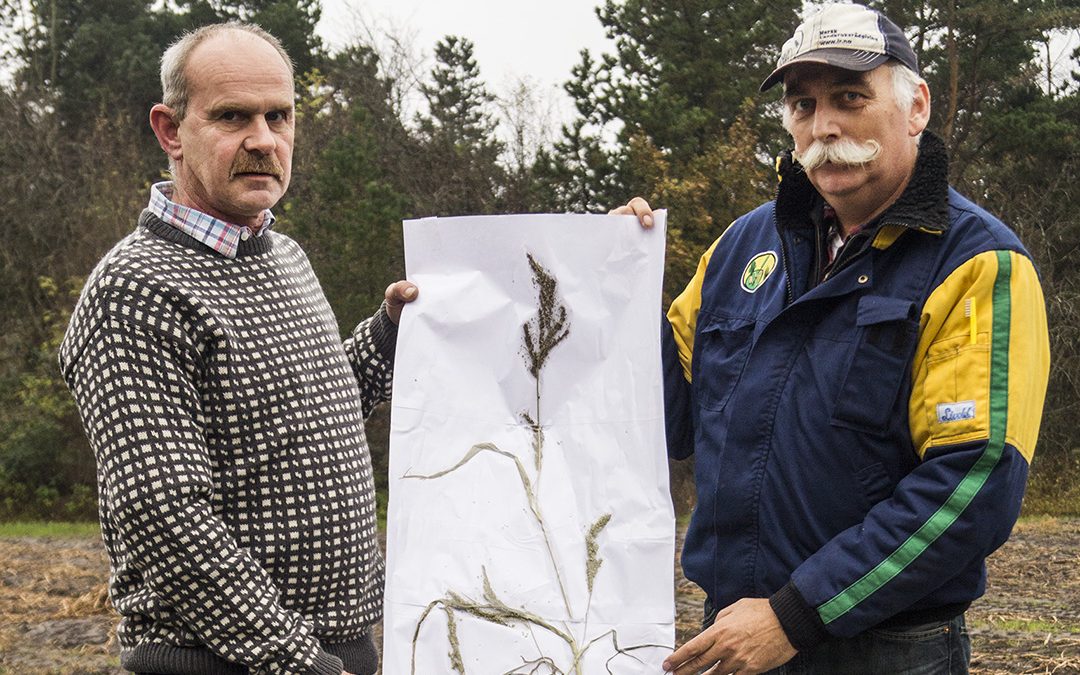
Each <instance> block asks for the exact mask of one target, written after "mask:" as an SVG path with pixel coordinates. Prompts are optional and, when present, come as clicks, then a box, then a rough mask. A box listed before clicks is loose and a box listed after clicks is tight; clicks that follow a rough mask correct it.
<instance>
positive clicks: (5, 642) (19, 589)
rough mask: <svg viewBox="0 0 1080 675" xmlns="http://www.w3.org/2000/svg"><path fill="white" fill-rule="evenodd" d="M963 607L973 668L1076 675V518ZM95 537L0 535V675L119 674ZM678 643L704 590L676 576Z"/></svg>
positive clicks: (1042, 527) (1079, 644)
mask: <svg viewBox="0 0 1080 675" xmlns="http://www.w3.org/2000/svg"><path fill="white" fill-rule="evenodd" d="M989 567H990V584H989V588H988V590H987V594H986V596H985V597H983V598H982V599H980V600H978V601H977V602H976V603H975V604H974V605H973V606H972V608H971V610H970V611H969V612H968V625H969V628H970V630H971V633H972V646H973V652H974V657H973V660H972V672H973V673H1056V674H1062V675H1064V674H1065V673H1080V519H1034V520H1025V521H1022V522H1021V523H1019V524H1018V525H1017V527H1016V530H1015V531H1014V533H1013V536H1012V538H1011V539H1010V540H1009V542H1008V543H1007V544H1006V545H1005V546H1004V547H1002V548H1001V549H1000V550H999V551H998V552H997V553H995V554H994V556H993V557H991V559H990V562H989ZM107 574H108V566H107V562H106V558H105V552H104V549H103V548H102V546H101V543H100V541H98V540H96V539H29V538H20V539H0V674H7V673H12V674H15V673H19V674H21V673H63V674H65V675H67V674H72V675H75V674H86V675H88V674H91V673H95V674H96V673H110V674H111V673H122V672H123V671H121V670H120V669H119V667H118V665H117V664H118V657H117V645H116V640H115V635H114V632H113V628H114V624H115V616H114V615H113V613H112V609H111V607H110V606H109V605H108V602H107V599H106V595H105V580H106V578H107ZM676 588H677V603H678V619H677V623H676V630H677V633H678V639H679V641H680V642H682V641H684V640H686V639H687V638H689V637H691V636H692V635H693V634H694V633H695V631H696V630H697V628H698V625H699V622H700V621H701V602H702V595H701V591H700V590H699V589H698V588H697V587H696V586H694V585H693V584H692V583H689V582H687V581H686V580H685V579H683V578H682V575H681V574H678V572H677V574H676Z"/></svg>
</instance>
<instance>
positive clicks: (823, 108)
mask: <svg viewBox="0 0 1080 675" xmlns="http://www.w3.org/2000/svg"><path fill="white" fill-rule="evenodd" d="M813 133H814V140H816V141H823V142H825V143H828V142H831V141H835V140H837V139H839V138H840V124H839V119H838V115H837V114H836V110H834V109H833V108H832V107H831V106H828V105H818V106H817V107H815V108H814V128H813Z"/></svg>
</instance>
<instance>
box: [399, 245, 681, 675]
mask: <svg viewBox="0 0 1080 675" xmlns="http://www.w3.org/2000/svg"><path fill="white" fill-rule="evenodd" d="M527 258H528V263H529V268H530V269H531V270H532V277H533V285H534V286H535V287H536V289H537V312H536V315H535V316H534V317H533V318H532V319H531V320H529V321H527V322H525V323H524V324H522V327H521V331H522V343H523V349H522V355H523V358H524V360H525V365H526V368H527V370H528V372H529V375H530V376H532V378H533V380H534V381H535V383H536V387H535V388H536V403H535V407H534V409H533V410H532V411H523V412H521V413H520V416H519V419H520V420H521V421H522V422H523V423H524V424H525V425H526V427H527V428H528V429H529V430H530V432H531V437H532V442H531V444H532V454H533V474H532V475H530V472H529V471H528V470H527V469H526V468H525V464H524V463H522V461H521V459H519V458H518V456H517V455H515V454H514V453H512V452H509V451H507V450H503V449H501V448H499V447H497V446H496V445H495V444H493V443H477V444H476V445H473V446H472V447H471V448H469V450H468V452H466V453H465V456H464V457H462V458H461V460H459V461H458V462H457V463H456V464H454V465H453V466H450V467H449V468H446V469H443V470H442V471H437V472H435V473H431V474H425V475H419V474H406V475H405V476H403V477H404V478H414V479H419V480H434V479H438V478H441V477H443V476H446V475H447V474H450V473H453V472H455V471H457V470H458V469H460V468H461V467H463V466H465V465H466V464H468V463H469V462H471V461H472V460H473V459H475V458H477V457H479V456H481V455H494V456H496V457H502V458H504V459H507V460H510V461H511V462H513V464H514V467H515V469H516V471H517V475H518V478H519V480H520V482H521V487H522V490H523V492H524V495H525V500H526V502H527V503H528V506H529V512H530V514H531V515H532V518H533V520H534V521H535V523H536V525H537V527H538V529H539V530H540V533H541V534H542V536H543V539H544V546H545V548H546V550H547V557H548V561H549V562H550V564H551V570H552V574H553V576H554V578H555V583H556V586H558V588H559V592H560V594H561V596H562V601H563V604H564V606H565V608H566V614H567V616H568V617H569V619H570V621H574V620H575V618H574V617H575V614H574V610H573V608H572V606H571V603H570V599H569V596H568V595H567V591H566V584H565V583H564V581H563V574H564V570H563V566H562V565H561V564H560V563H559V560H558V558H557V556H556V553H555V548H554V546H553V545H552V542H551V537H550V535H549V533H548V527H547V523H546V521H545V520H544V513H543V508H542V504H541V502H540V499H539V497H540V478H541V475H542V472H543V464H544V429H543V425H542V424H541V421H540V420H541V419H542V418H541V416H540V405H541V402H542V398H541V390H542V387H541V375H542V373H543V370H544V367H545V366H546V365H547V363H548V357H549V356H550V355H551V353H552V351H553V350H554V349H555V348H556V347H557V346H558V345H559V344H561V343H562V342H563V341H565V340H566V339H567V338H568V337H569V335H570V321H569V314H568V312H567V309H566V307H565V306H564V305H563V304H562V302H561V300H560V299H559V295H558V281H557V279H556V278H555V277H554V276H553V275H552V274H551V273H550V272H549V271H548V270H547V269H546V268H545V267H544V266H543V265H541V264H540V263H539V262H538V261H537V260H536V258H534V257H533V255H532V254H527ZM611 519H612V514H610V513H605V514H603V515H601V516H600V517H599V518H597V519H596V520H595V521H594V522H593V524H592V525H591V526H590V527H589V529H588V530H587V531H586V532H585V560H584V564H583V565H582V572H583V573H584V575H585V581H586V586H587V588H588V597H587V598H586V601H585V610H584V613H583V614H582V615H581V616H582V631H581V635H580V636H578V635H575V634H574V632H573V631H572V630H570V627H569V622H566V621H560V622H554V621H550V620H547V619H545V618H543V617H541V616H540V615H539V614H536V613H535V612H532V611H529V610H528V609H526V608H524V607H513V606H511V605H508V604H507V603H505V602H504V601H503V600H502V599H500V598H499V596H498V595H497V594H496V592H495V589H494V588H493V587H492V585H491V581H490V579H489V578H488V573H487V569H486V568H485V567H481V580H482V586H483V591H482V594H481V596H480V598H479V599H474V598H471V597H469V596H467V595H464V594H461V593H459V592H456V591H453V590H448V591H447V592H446V594H445V595H444V596H443V597H441V598H437V599H435V600H432V601H431V602H430V603H428V605H427V606H426V607H425V608H424V611H423V612H422V613H421V614H420V617H419V618H418V619H417V622H416V628H415V630H414V631H413V637H412V673H413V675H415V674H416V649H417V645H418V644H419V641H420V633H421V628H422V627H423V625H424V623H425V621H427V619H428V617H429V616H430V615H431V613H432V612H433V611H434V610H435V609H436V608H442V610H443V613H444V614H445V615H446V621H447V624H446V625H447V641H448V643H449V648H450V651H449V654H448V656H449V660H450V667H451V668H452V669H453V670H454V672H456V673H458V674H459V675H467V673H466V671H465V662H464V659H463V657H462V652H461V643H460V639H459V637H458V624H457V618H456V615H457V614H461V615H465V616H470V617H473V618H476V619H480V620H481V621H486V622H488V623H492V624H496V625H500V626H506V627H513V626H523V627H526V628H527V629H528V630H530V631H535V630H542V631H544V632H547V633H549V634H551V635H553V636H555V637H557V638H559V640H561V641H562V642H564V643H566V645H567V647H568V648H569V652H570V657H569V658H570V662H569V663H563V664H562V665H560V660H559V659H557V658H556V657H554V656H551V655H546V654H541V656H539V657H537V658H534V659H525V657H524V656H522V663H520V664H518V665H516V666H514V667H512V668H510V669H509V670H507V671H506V672H505V673H504V674H503V675H570V674H572V675H585V672H584V658H585V655H586V653H587V652H588V651H589V649H590V648H592V647H593V646H594V645H596V644H597V643H599V642H602V641H607V640H610V642H611V645H612V648H613V652H612V654H611V656H610V658H608V659H607V661H606V664H605V669H606V670H607V672H608V673H609V674H610V673H612V672H613V671H612V670H611V664H612V662H613V661H614V660H615V659H617V658H619V657H628V658H633V659H635V660H639V659H637V657H636V656H634V654H633V652H634V651H637V650H640V649H648V648H662V649H670V647H669V646H667V645H657V644H642V645H634V646H630V647H622V646H620V645H619V641H618V634H617V632H616V631H615V630H614V629H613V630H609V631H606V632H604V633H602V634H601V635H598V636H594V637H592V638H590V637H589V633H588V626H589V612H590V610H591V607H592V596H593V586H594V583H595V580H596V576H597V574H598V573H599V571H600V568H601V566H602V565H603V563H604V559H603V558H602V557H601V556H600V549H601V545H600V537H601V534H602V533H603V531H604V528H605V527H607V525H608V523H610V522H611ZM533 640H534V643H535V644H536V646H537V651H538V652H540V651H541V649H540V646H539V643H538V642H537V641H536V639H535V635H534V638H533ZM562 660H563V661H565V656H564V657H563V659H562Z"/></svg>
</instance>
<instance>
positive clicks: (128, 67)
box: [0, 0, 1080, 518]
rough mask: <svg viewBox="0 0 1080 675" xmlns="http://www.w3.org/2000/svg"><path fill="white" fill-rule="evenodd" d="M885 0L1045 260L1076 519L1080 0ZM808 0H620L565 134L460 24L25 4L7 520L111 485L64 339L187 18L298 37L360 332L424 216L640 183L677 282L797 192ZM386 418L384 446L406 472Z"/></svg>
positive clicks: (297, 57) (11, 102) (300, 235)
mask: <svg viewBox="0 0 1080 675" xmlns="http://www.w3.org/2000/svg"><path fill="white" fill-rule="evenodd" d="M873 4H874V5H875V6H876V7H878V8H881V9H883V10H884V11H885V12H886V13H887V14H888V15H889V16H891V17H892V18H893V19H894V20H896V21H897V23H899V24H900V25H903V26H906V27H908V34H909V36H911V38H912V42H913V45H914V47H915V49H916V51H917V52H918V54H919V57H920V62H921V64H922V66H923V74H924V75H925V76H926V77H927V79H928V81H929V84H930V87H931V92H932V95H933V106H932V120H931V128H932V129H935V130H938V131H940V132H942V133H943V135H944V136H945V138H946V141H947V143H948V145H949V148H950V151H951V153H952V155H953V159H954V162H953V171H952V181H953V183H954V184H955V185H956V186H957V188H958V189H959V190H960V191H961V192H963V193H965V194H966V195H968V196H969V197H971V198H973V199H974V200H975V201H976V202H978V203H979V204H981V205H983V206H985V207H986V208H987V209H988V210H990V211H991V212H992V213H994V214H995V215H998V216H999V217H1001V218H1002V220H1004V221H1005V222H1006V223H1008V224H1009V225H1010V226H1012V227H1013V228H1014V229H1016V231H1017V232H1018V233H1019V234H1020V236H1021V238H1022V239H1023V241H1024V242H1025V245H1026V246H1027V247H1028V249H1029V250H1030V251H1031V253H1032V255H1033V257H1034V259H1035V261H1036V264H1037V266H1038V268H1039V271H1040V274H1041V277H1042V281H1043V286H1044V291H1045V295H1046V298H1047V304H1048V311H1049V317H1050V331H1051V333H1050V341H1051V378H1050V389H1049V394H1048V397H1047V405H1046V412H1045V416H1044V420H1043V425H1042V431H1041V436H1040V440H1041V442H1040V444H1039V448H1038V450H1037V452H1036V456H1035V462H1034V464H1033V467H1032V474H1031V481H1030V486H1031V489H1030V490H1029V496H1028V501H1027V504H1026V506H1025V508H1026V509H1028V510H1034V511H1050V512H1069V513H1076V512H1077V507H1076V504H1077V502H1078V501H1080V496H1078V495H1077V494H1076V491H1075V490H1074V489H1073V488H1072V487H1071V486H1072V485H1074V484H1078V483H1080V481H1077V480H1076V476H1080V466H1078V465H1077V464H1076V461H1075V456H1074V448H1077V447H1080V438H1078V435H1077V434H1078V432H1077V430H1076V425H1075V419H1077V417H1078V416H1080V262H1078V260H1080V259H1078V257H1077V255H1076V252H1077V250H1080V221H1078V219H1077V217H1076V214H1077V213H1078V212H1080V190H1078V188H1077V185H1080V159H1078V158H1080V74H1078V73H1080V50H1078V51H1076V52H1074V53H1073V54H1072V55H1071V57H1069V58H1065V59H1063V62H1061V63H1056V64H1055V63H1052V62H1048V60H1047V47H1048V44H1049V43H1050V40H1051V39H1059V38H1061V37H1062V36H1066V35H1069V34H1075V29H1076V27H1077V26H1078V25H1080V2H1077V0H1017V1H1016V2H1009V3H1002V2H1000V1H999V0H972V1H971V2H965V3H958V2H957V1H956V0H877V1H876V2H874V3H873ZM800 7H801V3H800V2H798V1H796V0H779V1H775V0H748V1H746V2H738V3H732V2H720V0H686V1H685V2H680V3H670V2H662V1H661V0H623V1H620V2H616V1H615V0H606V1H605V2H603V3H602V4H601V6H600V7H599V8H598V9H597V17H598V19H599V21H600V22H601V24H602V25H603V27H604V29H605V30H606V31H607V32H608V34H609V35H610V36H611V37H612V38H613V40H614V43H615V44H614V48H613V50H612V53H610V54H599V55H598V54H590V53H589V52H587V51H586V52H583V53H582V55H581V59H580V61H579V63H578V64H577V65H576V66H575V67H574V69H573V71H572V73H571V76H570V81H569V82H567V83H566V85H565V87H566V90H567V92H568V93H569V94H570V96H571V97H572V99H573V102H574V106H575V109H576V115H575V117H574V118H573V119H572V120H570V121H569V122H568V123H567V124H566V125H565V126H564V127H563V129H562V132H561V135H560V137H559V138H558V139H556V140H555V142H554V143H552V144H550V145H546V144H543V143H541V142H540V140H539V137H537V136H528V135H527V134H525V133H524V131H525V130H526V129H527V128H528V126H529V123H530V120H529V116H530V115H535V110H536V108H537V107H538V106H536V105H535V104H530V103H529V100H530V98H529V94H528V92H525V91H517V92H514V93H513V94H512V98H513V100H514V101H516V105H517V110H516V111H514V115H516V117H513V118H512V119H510V127H511V128H510V129H509V133H501V132H503V131H505V129H506V128H505V127H502V128H500V126H499V124H498V123H497V122H496V118H495V117H494V115H493V112H494V106H495V104H496V103H497V102H498V101H497V100H496V97H494V96H493V94H492V93H491V91H490V90H489V89H488V87H487V85H486V84H485V82H484V81H483V79H482V77H481V73H480V71H479V68H478V67H477V64H476V60H475V56H474V49H473V45H472V44H471V43H470V42H469V41H468V40H465V39H463V38H460V37H453V36H448V37H446V38H444V39H443V40H441V41H439V43H438V44H437V45H436V46H435V63H434V65H433V67H432V68H431V69H430V71H429V72H427V73H426V74H424V73H421V74H419V75H417V74H416V73H417V72H418V71H417V68H416V65H415V64H401V63H394V62H391V63H390V64H387V63H383V62H381V61H380V59H379V57H378V55H377V51H376V49H375V48H374V47H373V46H372V45H368V44H363V43H356V44H352V45H349V46H347V47H345V48H344V49H342V50H341V51H340V52H338V53H336V54H333V55H328V54H327V53H326V50H325V47H324V45H323V44H322V42H321V40H320V39H319V37H318V35H317V34H316V33H315V30H314V29H315V25H316V23H317V22H318V20H319V17H320V12H321V9H320V3H319V2H318V0H175V1H170V2H167V3H161V2H151V1H149V0H116V1H114V0H108V1H106V0H32V1H31V2H17V3H12V2H7V3H0V41H2V43H3V44H0V53H2V54H3V55H4V57H5V62H6V64H7V67H6V68H5V72H7V73H9V74H10V78H11V80H10V83H9V84H5V85H0V119H2V120H3V121H4V124H2V125H0V240H2V241H3V242H4V246H3V247H0V287H2V288H4V289H5V296H4V302H3V303H0V518H10V517H12V516H13V515H16V514H17V511H18V510H19V509H23V510H24V511H27V512H31V511H32V512H33V513H37V514H40V515H56V514H60V515H62V514H63V513H65V512H66V509H68V508H69V507H68V506H66V505H67V504H76V506H75V507H72V508H76V510H79V509H82V508H83V507H80V506H78V504H79V503H80V501H79V500H83V503H84V502H85V499H84V497H85V493H86V491H89V492H90V493H91V494H92V491H93V488H92V485H93V482H94V480H93V479H94V477H93V465H92V456H91V453H90V450H89V448H88V447H86V443H85V441H84V440H83V437H82V433H81V428H80V425H79V423H78V420H77V418H76V416H75V414H74V410H73V408H72V406H71V402H70V399H69V398H68V397H67V394H66V392H65V388H64V386H63V383H62V382H61V381H60V379H59V377H58V375H57V373H56V366H55V353H54V352H55V346H56V344H57V340H58V339H59V335H60V331H61V330H62V329H63V325H64V323H65V322H66V316H67V314H66V313H67V312H68V311H70V308H71V306H72V305H73V303H74V295H73V293H74V292H75V291H77V290H78V283H79V282H78V280H79V279H81V278H84V277H85V276H86V275H87V274H88V273H89V272H90V270H91V269H92V267H93V265H94V264H95V262H96V261H97V260H98V259H99V258H100V257H101V255H102V254H104V252H105V251H107V250H108V249H109V247H111V246H112V245H113V244H114V243H115V242H116V241H117V240H118V239H119V238H120V237H122V236H123V235H124V234H126V233H127V232H129V231H130V230H131V229H132V227H133V225H134V221H135V217H136V214H137V213H138V211H139V210H140V209H141V208H142V206H143V205H144V204H145V203H146V198H147V188H148V186H149V184H150V183H151V182H153V181H156V180H160V179H161V176H162V169H163V168H164V167H165V160H164V157H163V155H162V154H161V151H160V149H159V148H158V146H157V143H156V142H155V140H154V139H153V136H152V134H151V133H150V130H149V126H148V125H147V123H146V115H147V110H148V108H149V107H150V105H151V104H152V103H154V102H155V101H157V100H158V99H159V98H160V91H159V89H158V87H159V84H158V59H159V57H160V54H161V51H162V50H163V49H164V47H165V46H166V45H167V44H168V43H169V42H170V41H171V40H172V39H174V38H175V37H176V36H178V35H179V34H180V33H181V32H183V31H184V30H187V29H190V28H193V27H195V26H199V25H203V24H206V23H211V22H215V21H220V20H222V19H226V18H239V19H242V20H247V21H254V22H256V23H259V24H260V25H262V26H264V27H266V28H267V29H269V30H270V31H271V32H272V33H274V34H275V35H277V36H278V37H279V38H280V39H281V40H282V42H283V43H284V45H285V47H286V48H287V50H288V51H289V53H290V54H291V55H292V57H293V60H294V62H295V63H296V66H297V82H298V94H299V96H298V99H299V100H298V128H297V143H296V148H295V169H294V177H293V184H292V186H291V188H290V191H289V193H288V195H287V197H286V201H284V202H283V203H282V204H279V205H278V206H277V207H276V208H275V213H276V214H277V215H278V216H279V217H280V219H281V224H280V229H281V231H283V232H286V233H288V234H290V235H292V236H294V237H296V238H297V239H298V240H299V241H300V243H301V244H302V245H303V246H304V247H305V249H306V250H307V252H308V254H309V256H310V258H311V260H312V264H313V265H314V267H315V269H316V272H317V273H318V275H319V278H320V280H321V282H322V284H323V288H324V290H325V292H326V295H327V297H328V299H329V300H330V303H331V305H332V306H333V307H334V309H335V311H336V313H337V316H338V318H339V321H340V327H341V329H342V332H343V333H344V332H348V331H349V330H351V329H352V327H353V326H354V325H355V323H356V321H357V320H359V319H360V318H362V317H364V316H367V315H369V314H370V313H371V312H372V311H373V310H374V309H375V308H376V307H377V306H378V303H379V302H380V300H381V298H382V293H383V289H385V287H386V285H387V284H389V283H390V282H392V281H394V280H395V279H397V278H400V277H401V276H402V274H403V272H404V270H403V261H402V246H401V227H400V221H401V219H402V218H406V217H416V216H424V215H435V214H438V215H456V214H462V213H497V212H507V211H510V212H520V211H526V210H534V211H559V210H565V211H577V212H583V211H584V212H597V211H599V212H604V211H607V210H609V209H610V208H612V207H613V206H616V205H618V204H621V203H624V202H625V201H626V200H627V198H628V197H630V196H632V195H635V194H640V195H642V196H645V197H646V198H648V199H649V201H650V202H651V203H652V204H653V205H654V206H660V207H666V208H668V209H669V212H670V217H669V219H668V228H669V237H668V240H669V247H668V256H667V261H668V273H667V277H666V279H667V281H666V284H667V286H666V289H665V290H666V293H667V295H668V297H669V298H670V297H671V296H672V295H673V294H674V293H676V292H678V290H679V289H680V287H681V285H682V284H683V283H685V281H686V279H687V278H689V276H690V274H691V273H692V270H693V269H694V267H695V266H696V264H697V260H698V257H699V256H700V255H701V253H702V252H703V251H704V250H705V249H706V248H707V247H708V246H709V244H711V242H712V241H713V240H714V239H715V238H716V237H717V236H719V234H720V233H721V232H722V231H723V229H724V228H725V227H726V226H727V224H728V223H730V222H731V220H733V219H734V218H735V217H737V216H738V215H740V214H741V213H743V212H745V211H747V210H749V209H750V208H752V207H754V206H755V205H757V204H758V203H760V202H761V201H764V200H766V199H768V198H769V196H770V195H771V194H772V192H773V189H774V187H773V186H774V178H773V172H772V168H771V161H770V158H771V157H772V156H773V155H774V154H775V151H777V150H778V149H780V148H781V147H783V146H784V145H786V144H787V139H786V137H785V136H784V134H783V133H782V131H781V130H780V128H779V123H778V115H777V111H776V109H775V105H774V104H773V103H772V101H774V100H775V98H776V94H775V92H770V93H768V94H766V95H761V94H759V93H758V92H757V87H758V85H759V84H760V82H761V80H762V79H763V78H764V77H765V75H766V74H767V73H768V72H769V70H770V69H771V68H772V67H773V65H774V60H775V57H776V53H777V50H778V48H779V45H780V44H781V43H782V42H783V41H784V40H785V39H786V38H787V37H788V35H789V34H790V32H791V30H792V29H793V28H794V27H795V25H796V24H797V23H798V21H799V18H798V17H797V16H796V12H797V11H799V9H800ZM418 80H419V94H420V95H421V96H422V97H423V98H424V100H425V101H426V104H427V106H426V108H424V112H423V113H422V114H420V115H419V116H416V115H411V114H407V113H406V112H405V110H404V106H403V103H402V102H403V101H404V100H406V99H407V97H408V92H410V91H414V90H413V89H412V88H413V87H414V83H416V82H417V81H418ZM505 105H506V104H505V103H504V111H505ZM508 117H510V116H509V115H508ZM499 138H504V139H508V141H507V143H506V144H505V145H504V144H503V143H502V142H500V141H499V140H497V139H499ZM43 279H44V280H45V282H44V283H42V280H43ZM379 425H380V422H379V421H378V418H377V419H376V421H375V423H374V424H373V425H372V429H371V430H370V431H371V433H370V434H369V438H370V440H371V442H372V445H373V455H374V457H375V461H376V476H377V477H379V478H383V476H384V474H385V468H384V467H385V447H386V429H385V424H383V426H382V427H380V426H379ZM380 462H383V464H380ZM380 469H381V470H380ZM682 470H684V469H683V467H682V466H681V465H680V467H679V468H677V469H676V470H675V471H674V472H673V475H676V474H679V473H680V471H682ZM684 482H685V483H686V485H687V486H688V485H689V481H684ZM39 488H45V489H44V490H43V491H41V492H38V489H39ZM80 495H81V496H80ZM675 498H676V501H677V502H678V503H680V504H684V505H685V504H686V503H687V500H685V499H683V495H681V494H676V495H675ZM83 505H84V506H85V503H84V504H83ZM13 509H14V510H13Z"/></svg>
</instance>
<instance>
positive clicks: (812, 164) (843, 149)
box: [792, 138, 881, 171]
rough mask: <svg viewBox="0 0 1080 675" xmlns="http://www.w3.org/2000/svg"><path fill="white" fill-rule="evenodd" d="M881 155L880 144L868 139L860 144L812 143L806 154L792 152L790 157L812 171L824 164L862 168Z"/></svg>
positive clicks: (839, 142)
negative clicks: (830, 163)
mask: <svg viewBox="0 0 1080 675" xmlns="http://www.w3.org/2000/svg"><path fill="white" fill-rule="evenodd" d="M880 154H881V143H878V142H877V141H875V140H873V139H870V140H868V141H864V142H862V143H857V142H856V141H853V140H850V139H847V138H844V139H841V140H839V141H833V142H831V143H824V142H822V141H814V142H813V143H811V144H810V147H808V148H807V149H806V152H793V153H792V156H793V157H794V158H795V159H796V160H798V162H799V164H802V167H803V168H804V169H806V170H807V171H813V170H814V169H816V168H818V167H819V166H821V165H822V164H825V163H826V162H832V163H833V164H842V165H845V166H863V165H864V164H869V163H870V162H872V161H874V160H875V159H877V157H878V155H880Z"/></svg>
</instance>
